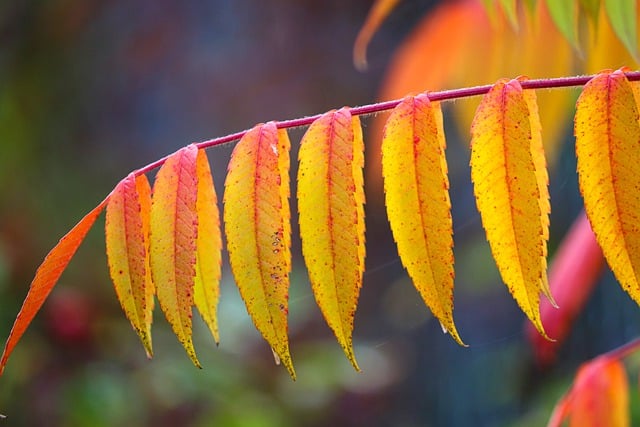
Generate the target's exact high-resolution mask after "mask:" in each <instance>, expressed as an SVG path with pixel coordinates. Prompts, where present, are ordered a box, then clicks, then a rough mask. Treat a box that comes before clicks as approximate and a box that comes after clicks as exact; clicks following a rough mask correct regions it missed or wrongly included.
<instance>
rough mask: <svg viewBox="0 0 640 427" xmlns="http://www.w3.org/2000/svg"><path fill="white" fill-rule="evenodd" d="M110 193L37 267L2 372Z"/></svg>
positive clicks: (1, 364)
mask: <svg viewBox="0 0 640 427" xmlns="http://www.w3.org/2000/svg"><path fill="white" fill-rule="evenodd" d="M107 200H108V197H107V198H106V199H105V200H103V201H102V202H101V203H100V204H99V205H98V206H96V207H95V208H93V210H92V211H91V212H89V213H88V214H87V215H85V216H84V218H82V219H81V220H80V222H78V223H77V224H76V225H75V226H74V227H73V228H72V229H71V230H70V231H69V232H68V233H67V234H65V235H64V237H63V238H62V239H60V241H59V242H58V244H57V245H56V246H55V247H54V248H53V249H51V251H50V252H49V253H48V254H47V256H46V257H45V259H44V261H42V264H40V267H38V270H37V271H36V276H35V277H34V278H33V281H32V282H31V286H30V287H29V292H27V296H26V297H25V300H24V302H23V303H22V308H20V312H19V313H18V316H17V317H16V320H15V322H14V323H13V326H12V328H11V332H10V333H9V338H7V342H6V344H5V346H4V351H3V352H2V359H0V375H2V372H3V371H4V367H5V365H6V364H7V360H8V359H9V356H10V355H11V353H12V352H13V349H14V347H15V346H16V344H17V343H18V341H19V340H20V338H21V337H22V334H24V332H25V330H26V329H27V327H28V326H29V324H30V323H31V321H32V320H33V318H34V317H35V315H36V313H37V312H38V311H39V310H40V307H42V304H43V303H44V300H45V299H47V296H48V295H49V293H50V292H51V290H52V289H53V287H54V286H55V284H56V283H57V282H58V279H59V278H60V276H61V275H62V273H63V272H64V270H65V269H66V268H67V265H68V264H69V261H71V258H73V255H74V254H75V253H76V250H77V249H78V247H79V246H80V243H82V241H83V240H84V238H85V236H86V235H87V232H88V231H89V230H90V229H91V226H92V225H93V223H94V222H95V221H96V218H97V217H98V215H100V213H101V212H102V210H103V209H104V208H105V206H106V205H107Z"/></svg>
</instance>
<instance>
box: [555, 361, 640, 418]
mask: <svg viewBox="0 0 640 427" xmlns="http://www.w3.org/2000/svg"><path fill="white" fill-rule="evenodd" d="M628 406H629V384H628V381H627V374H626V372H625V370H624V366H623V365H622V362H620V360H618V359H615V358H610V357H607V356H601V357H598V358H596V359H594V360H591V361H589V362H586V363H584V364H582V366H581V367H580V369H579V370H578V373H577V374H576V378H575V380H574V382H573V385H572V386H571V390H569V392H568V393H567V394H566V395H565V396H564V397H563V398H562V399H561V400H560V402H558V404H557V405H556V408H555V409H554V411H553V414H552V415H551V419H550V420H549V423H548V424H547V427H560V426H561V425H562V423H563V421H565V420H567V419H568V421H569V427H600V426H607V427H627V426H629V424H630V419H629V407H628Z"/></svg>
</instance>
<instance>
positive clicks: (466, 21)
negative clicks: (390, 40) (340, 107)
mask: <svg viewBox="0 0 640 427" xmlns="http://www.w3.org/2000/svg"><path fill="white" fill-rule="evenodd" d="M487 3H491V4H493V3H495V2H494V1H488V2H487ZM535 8H536V10H535V13H534V14H533V15H532V17H531V19H523V16H520V25H519V29H518V31H517V32H514V31H513V30H512V27H511V26H510V25H509V23H508V22H507V17H506V16H505V14H504V13H495V19H494V20H493V21H494V22H493V23H492V22H491V20H490V19H489V17H488V16H487V11H486V10H485V9H484V8H483V7H482V4H481V2H480V1H478V0H460V1H451V2H448V1H447V2H441V3H439V4H438V5H437V6H436V7H434V8H433V10H432V11H430V12H429V13H428V14H426V15H425V16H424V18H423V19H422V20H421V21H420V22H419V23H418V24H417V25H416V27H415V29H414V30H413V31H412V32H411V34H410V35H409V36H408V37H407V38H406V40H405V41H404V42H403V43H402V44H401V45H400V46H399V47H398V49H397V50H396V53H395V55H394V57H393V59H392V61H391V63H390V64H389V71H388V72H387V73H386V76H385V80H384V84H383V86H382V89H381V91H380V94H379V97H378V98H379V99H381V100H389V99H396V98H401V97H404V96H405V95H406V94H407V93H411V92H423V91H425V90H427V89H428V90H430V91H435V90H442V89H447V88H451V87H458V86H474V85H483V84H486V83H487V82H491V81H496V80H497V79H498V78H500V77H502V76H510V75H519V74H525V75H527V76H529V77H531V78H534V77H535V78H538V77H552V76H562V75H566V74H567V73H568V72H570V70H572V66H573V63H572V58H573V56H572V51H571V47H570V46H569V44H568V43H567V42H566V40H564V38H563V37H562V35H561V34H560V32H559V31H558V30H557V29H556V28H555V25H554V24H553V22H552V20H551V18H550V16H549V12H548V10H547V8H546V4H545V2H544V1H537V2H536V4H535ZM499 9H502V8H499ZM520 9H524V8H520ZM496 12H501V10H500V11H498V10H497V11H496ZM492 24H493V25H492ZM434 64H438V65H437V66H434ZM470 69H473V70H474V72H473V73H470V72H468V70H470ZM537 97H538V100H537V102H538V104H539V106H540V116H541V117H540V118H541V122H542V125H543V137H544V142H545V148H546V152H547V155H548V156H549V157H548V158H549V161H550V163H553V161H554V159H555V157H556V156H555V154H556V153H557V150H556V149H555V148H556V147H560V146H561V145H560V143H561V142H562V139H561V138H560V137H561V135H562V133H563V132H564V130H565V127H566V124H567V123H566V120H560V119H559V118H561V117H564V115H565V114H567V113H568V109H569V108H572V105H571V104H572V102H573V94H572V93H571V92H570V91H561V90H550V91H540V92H539V93H538V96H537ZM476 106H477V101H476V99H473V98H468V99H461V100H458V101H457V102H455V103H453V104H451V108H452V109H453V110H454V113H453V114H452V118H453V119H454V122H455V123H456V124H457V125H458V127H459V129H461V131H463V132H467V131H468V129H469V126H470V124H471V119H472V118H473V114H474V113H475V109H476ZM567 117H568V116H567ZM384 119H385V115H382V114H381V115H378V116H376V117H375V118H374V120H373V122H372V124H371V126H370V129H371V131H370V134H371V136H372V138H371V143H372V144H373V145H372V146H371V147H370V148H371V149H370V150H368V152H369V156H370V157H369V158H368V159H367V168H368V170H367V180H368V181H369V182H368V186H369V191H368V193H367V194H368V196H369V198H370V199H371V200H373V201H374V202H378V201H380V202H381V198H378V197H381V196H382V190H381V189H382V182H381V181H380V179H381V176H382V174H381V173H380V171H379V170H378V168H379V167H380V161H379V158H378V156H379V155H380V150H379V149H378V147H376V144H377V143H378V142H379V141H380V140H381V139H382V138H381V137H382V128H383V123H384ZM378 189H379V191H378V192H376V191H375V190H378Z"/></svg>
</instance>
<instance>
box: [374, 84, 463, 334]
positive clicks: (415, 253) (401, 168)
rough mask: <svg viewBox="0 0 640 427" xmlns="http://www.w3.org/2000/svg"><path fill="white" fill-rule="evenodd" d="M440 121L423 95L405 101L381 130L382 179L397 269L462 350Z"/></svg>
mask: <svg viewBox="0 0 640 427" xmlns="http://www.w3.org/2000/svg"><path fill="white" fill-rule="evenodd" d="M437 117H439V118H440V120H438V118H437ZM441 117H442V112H441V110H440V105H439V104H432V103H431V102H430V101H429V98H428V97H427V95H418V96H416V97H407V98H405V99H404V100H403V101H402V102H401V103H400V104H399V105H398V106H397V107H396V108H395V109H394V110H393V112H392V113H391V116H390V117H389V119H388V120H387V123H386V125H385V128H384V136H383V140H382V173H383V176H384V189H385V197H386V206H387V215H388V217H389V223H390V225H391V230H392V232H393V237H394V239H395V241H396V243H397V245H398V253H399V255H400V259H401V260H402V264H403V265H404V266H405V268H406V269H407V272H408V273H409V276H410V277H411V279H412V280H413V283H414V285H415V287H416V289H417V290H418V291H419V292H420V295H421V296H422V299H423V300H424V301H425V303H426V304H427V306H428V307H429V308H430V309H431V311H432V312H433V314H434V316H436V318H437V319H438V320H439V321H440V323H441V324H442V325H443V327H444V328H445V329H446V330H447V331H448V332H449V333H451V336H452V337H453V338H454V339H455V340H456V341H457V342H458V343H459V344H462V340H461V339H460V336H459V335H458V331H457V330H456V326H455V324H454V322H453V276H454V272H453V222H452V219H451V202H450V200H449V179H448V177H447V163H446V158H445V147H446V142H445V137H444V129H443V127H442V120H441Z"/></svg>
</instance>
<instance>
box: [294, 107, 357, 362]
mask: <svg viewBox="0 0 640 427" xmlns="http://www.w3.org/2000/svg"><path fill="white" fill-rule="evenodd" d="M363 153H364V143H363V140H362V129H361V127H360V120H359V119H358V117H352V116H351V114H350V112H349V109H347V108H342V109H340V110H338V111H330V112H328V113H325V114H324V115H322V116H321V117H320V118H319V119H317V120H316V121H314V122H313V124H312V125H311V126H310V127H309V129H308V130H307V132H306V133H305V135H304V137H303V138H302V142H301V143H300V152H299V167H298V210H299V221H300V237H301V238H302V253H303V256H304V259H305V263H306V265H307V269H308V271H309V278H310V280H311V287H312V290H313V293H314V295H315V298H316V302H317V303H318V306H319V307H320V310H321V311H322V314H323V315H324V318H325V319H326V321H327V323H328V325H329V327H330V328H331V329H332V330H333V332H334V334H335V336H336V338H337V340H338V342H339V343H340V345H341V346H342V348H343V350H344V352H345V354H346V356H347V358H348V359H349V361H350V362H351V364H352V365H353V366H354V368H355V369H356V370H359V368H358V364H357V362H356V359H355V355H354V353H353V341H352V333H353V319H354V316H355V311H356V306H357V303H358V296H359V293H360V288H361V286H362V274H363V272H364V257H365V247H364V231H365V230H364V229H365V225H364V186H363V175H362V167H363V164H364V154H363Z"/></svg>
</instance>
